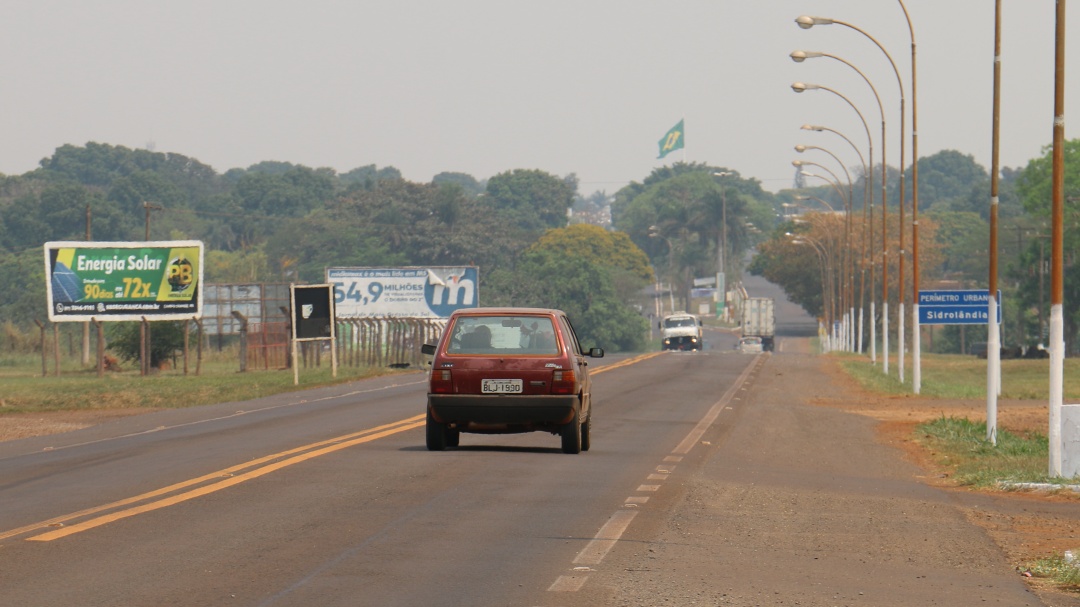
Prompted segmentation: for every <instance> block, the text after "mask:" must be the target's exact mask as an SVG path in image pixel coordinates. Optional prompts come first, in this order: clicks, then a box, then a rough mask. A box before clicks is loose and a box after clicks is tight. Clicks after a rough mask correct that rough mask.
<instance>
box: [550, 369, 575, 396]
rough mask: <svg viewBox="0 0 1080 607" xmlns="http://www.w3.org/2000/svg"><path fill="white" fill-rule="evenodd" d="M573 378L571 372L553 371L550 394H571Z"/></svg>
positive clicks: (572, 391)
mask: <svg viewBox="0 0 1080 607" xmlns="http://www.w3.org/2000/svg"><path fill="white" fill-rule="evenodd" d="M575 383H576V382H575V377H574V372H573V371H564V370H562V369H559V370H557V371H555V374H554V375H553V376H552V377H551V393H552V394H573V393H574V387H575V386H574V384H575Z"/></svg>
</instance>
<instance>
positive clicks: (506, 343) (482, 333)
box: [446, 316, 559, 356]
mask: <svg viewBox="0 0 1080 607" xmlns="http://www.w3.org/2000/svg"><path fill="white" fill-rule="evenodd" d="M450 331H451V333H450V343H449V345H448V346H447V348H446V351H447V353H449V354H498V355H504V354H537V355H549V356H554V355H556V354H558V353H559V348H558V344H557V342H556V341H555V329H554V327H553V326H552V324H551V319H550V318H548V317H546V316H463V317H461V318H458V319H457V322H455V323H454V326H453V327H451V329H450Z"/></svg>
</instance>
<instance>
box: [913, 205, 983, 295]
mask: <svg viewBox="0 0 1080 607" xmlns="http://www.w3.org/2000/svg"><path fill="white" fill-rule="evenodd" d="M925 217H927V218H929V219H932V220H933V221H934V222H936V223H937V224H938V231H937V234H938V238H937V240H938V244H939V245H940V246H941V248H942V253H943V263H942V266H941V272H942V277H943V278H949V279H953V280H961V281H963V282H965V283H968V282H984V281H986V280H988V277H989V275H990V267H989V256H988V254H987V247H988V241H987V239H988V238H989V235H990V225H989V224H988V223H987V222H986V221H984V220H983V219H982V218H981V217H979V216H978V215H977V214H975V213H971V212H956V211H947V210H943V209H942V210H938V209H934V210H933V211H931V212H929V213H927V214H926V216H925ZM919 219H920V222H921V221H922V219H923V217H922V216H920V218H919ZM920 227H921V226H920ZM922 237H923V240H925V239H926V237H925V234H922ZM920 252H921V251H920ZM923 273H924V274H925V269H924V271H923Z"/></svg>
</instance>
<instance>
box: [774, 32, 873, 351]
mask: <svg viewBox="0 0 1080 607" xmlns="http://www.w3.org/2000/svg"><path fill="white" fill-rule="evenodd" d="M800 25H801V24H800ZM790 57H791V60H792V61H794V62H795V63H802V62H803V61H806V60H807V59H813V58H817V57H828V58H830V59H834V60H836V61H839V62H841V63H843V64H844V65H846V66H848V67H850V68H851V69H853V70H855V73H857V74H858V75H859V76H860V77H861V78H862V79H863V81H864V82H866V85H867V86H869V87H870V91H871V92H872V93H873V94H874V99H875V100H876V101H877V106H878V112H879V113H880V114H881V212H882V218H884V217H885V209H886V200H887V197H886V187H885V186H886V182H887V176H888V175H887V163H886V161H885V154H886V151H887V150H886V147H885V107H884V106H883V105H882V103H881V96H880V95H878V91H877V87H875V86H874V83H873V82H871V81H870V79H869V78H867V77H866V74H864V73H863V71H862V70H860V69H859V68H858V67H856V66H855V64H853V63H851V62H850V61H848V60H847V59H844V58H843V57H838V56H836V55H833V54H830V53H821V52H817V51H794V52H792V53H791V55H790ZM873 156H874V153H873V145H872V144H871V151H870V168H871V169H872V168H873V164H874V158H873ZM864 172H865V169H864ZM872 189H873V175H870V174H868V182H867V187H866V188H865V189H864V190H863V196H864V199H863V221H867V217H866V215H867V210H866V209H867V204H868V202H869V200H870V192H871V191H872ZM869 206H870V224H867V225H868V227H869V226H870V225H871V224H872V223H873V203H869ZM870 232H871V234H872V233H873V231H872V230H870ZM871 240H872V239H871ZM872 250H873V247H872V246H871V251H872ZM863 258H864V259H865V258H866V251H865V250H864V251H863ZM883 263H884V262H883ZM870 267H871V274H870V288H871V290H873V286H874V275H873V263H871V265H870ZM860 290H861V289H860ZM860 299H862V296H861V295H860ZM859 314H860V323H859V324H860V327H859V339H860V341H861V340H862V326H861V325H862V322H861V315H862V309H861V307H860V310H859ZM870 319H871V324H872V325H876V323H874V321H873V319H874V302H873V298H871V302H870ZM875 330H876V326H875V327H873V328H872V329H871V331H870V347H871V352H870V362H871V364H875V363H876V362H877V344H876V343H875V339H874V331H875ZM859 351H860V352H861V351H862V344H861V343H860V345H859Z"/></svg>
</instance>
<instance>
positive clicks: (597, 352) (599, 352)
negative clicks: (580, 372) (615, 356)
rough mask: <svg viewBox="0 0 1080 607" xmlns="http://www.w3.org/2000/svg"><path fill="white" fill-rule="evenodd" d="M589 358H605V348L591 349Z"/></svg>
mask: <svg viewBox="0 0 1080 607" xmlns="http://www.w3.org/2000/svg"><path fill="white" fill-rule="evenodd" d="M589 356H590V357H591V358H603V357H604V349H603V348H589Z"/></svg>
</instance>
